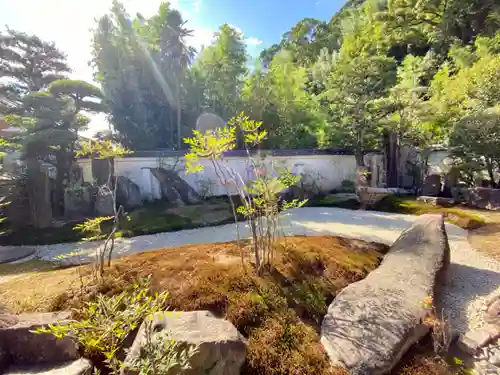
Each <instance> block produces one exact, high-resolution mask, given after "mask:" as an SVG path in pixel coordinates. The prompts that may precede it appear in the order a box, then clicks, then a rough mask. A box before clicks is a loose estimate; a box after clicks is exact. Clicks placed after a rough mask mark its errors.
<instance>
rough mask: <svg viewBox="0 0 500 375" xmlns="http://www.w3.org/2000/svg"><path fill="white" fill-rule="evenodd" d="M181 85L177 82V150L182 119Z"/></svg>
mask: <svg viewBox="0 0 500 375" xmlns="http://www.w3.org/2000/svg"><path fill="white" fill-rule="evenodd" d="M180 87H181V85H180V84H179V81H177V149H179V150H180V149H181V141H182V135H181V119H182V108H181V92H180V91H181V89H180Z"/></svg>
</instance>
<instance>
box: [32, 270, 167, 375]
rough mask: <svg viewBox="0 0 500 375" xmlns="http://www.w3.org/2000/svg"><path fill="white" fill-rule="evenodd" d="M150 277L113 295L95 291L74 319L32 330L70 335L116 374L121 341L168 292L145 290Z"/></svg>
mask: <svg viewBox="0 0 500 375" xmlns="http://www.w3.org/2000/svg"><path fill="white" fill-rule="evenodd" d="M149 288H150V278H146V279H142V280H140V281H139V282H138V283H137V284H134V285H132V286H131V287H130V288H128V289H126V290H124V291H123V292H122V293H120V294H118V295H114V296H111V297H109V296H106V295H102V294H98V295H97V299H96V300H95V301H93V302H88V303H87V304H86V305H85V306H84V307H83V308H82V309H81V310H80V311H78V312H77V314H76V315H77V316H76V319H77V320H74V321H71V322H69V323H67V324H64V325H49V326H48V327H42V328H39V329H37V330H36V331H34V333H50V334H52V335H54V336H56V337H58V338H63V337H71V338H73V339H74V340H76V341H77V342H78V343H79V345H80V346H81V348H82V349H83V352H84V356H86V357H88V358H91V359H94V360H95V361H96V360H97V361H99V360H103V361H104V363H105V364H106V366H107V367H108V369H109V370H111V371H112V373H114V374H118V373H119V370H120V368H121V367H122V361H121V360H120V359H119V354H123V352H122V351H123V343H124V342H125V340H126V339H127V337H128V336H129V334H130V333H131V332H133V331H134V330H136V329H137V328H138V327H139V325H140V324H141V323H142V321H143V320H144V319H145V318H146V317H148V316H150V315H153V314H154V313H156V312H159V311H162V310H164V309H165V307H166V300H167V296H168V293H166V292H163V293H161V294H157V293H156V294H153V295H151V294H149Z"/></svg>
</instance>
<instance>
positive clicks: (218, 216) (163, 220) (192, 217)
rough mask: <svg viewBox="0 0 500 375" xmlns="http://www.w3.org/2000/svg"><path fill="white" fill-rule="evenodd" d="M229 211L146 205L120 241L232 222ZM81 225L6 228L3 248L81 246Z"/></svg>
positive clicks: (220, 206)
mask: <svg viewBox="0 0 500 375" xmlns="http://www.w3.org/2000/svg"><path fill="white" fill-rule="evenodd" d="M233 221H234V220H233V216H232V214H231V212H230V207H229V205H228V204H227V203H225V202H223V201H216V202H213V203H212V202H205V203H203V204H199V205H188V206H182V207H178V208H172V207H171V206H169V205H168V204H166V203H165V202H155V203H150V204H147V205H145V206H143V207H141V208H138V209H137V210H134V211H132V212H131V213H130V214H129V220H123V221H122V230H121V231H120V232H119V233H118V234H117V235H118V236H121V237H134V236H141V235H145V234H155V233H162V232H173V231H178V230H183V229H194V228H200V227H205V226H211V225H220V224H227V223H228V222H233ZM81 223H82V221H72V222H67V223H64V224H62V225H60V226H58V227H51V228H44V229H43V230H42V229H37V228H34V227H31V226H26V227H23V228H20V229H18V230H16V231H12V230H11V229H9V228H8V227H5V226H4V231H5V232H6V233H5V235H3V236H0V245H10V246H13V245H50V244H56V243H67V242H79V241H81V240H82V239H83V238H84V237H85V236H84V235H82V234H81V233H80V232H78V231H75V230H73V228H74V227H75V225H77V224H81ZM102 225H103V227H102V229H103V233H109V232H110V231H111V230H112V223H111V221H107V222H103V224H102Z"/></svg>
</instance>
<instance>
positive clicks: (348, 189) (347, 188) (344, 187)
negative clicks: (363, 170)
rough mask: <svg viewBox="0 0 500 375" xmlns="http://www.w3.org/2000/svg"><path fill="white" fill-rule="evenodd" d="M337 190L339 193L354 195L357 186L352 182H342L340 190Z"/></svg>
mask: <svg viewBox="0 0 500 375" xmlns="http://www.w3.org/2000/svg"><path fill="white" fill-rule="evenodd" d="M337 190H338V192H339V193H354V192H355V191H356V184H355V183H354V181H351V180H342V182H341V183H340V188H339V189H337Z"/></svg>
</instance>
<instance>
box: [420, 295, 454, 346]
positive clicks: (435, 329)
mask: <svg viewBox="0 0 500 375" xmlns="http://www.w3.org/2000/svg"><path fill="white" fill-rule="evenodd" d="M422 305H423V306H424V308H425V309H426V310H427V312H428V313H427V316H426V317H425V319H424V324H425V325H427V326H428V327H429V328H430V329H431V335H432V344H433V346H434V352H435V353H436V354H442V353H445V352H447V351H448V349H449V347H450V344H451V338H452V336H451V327H450V325H449V324H448V320H447V319H446V318H445V316H444V314H443V312H441V316H439V315H438V313H437V311H436V307H435V306H434V300H433V298H432V297H431V296H428V297H425V298H424V300H423V302H422Z"/></svg>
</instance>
